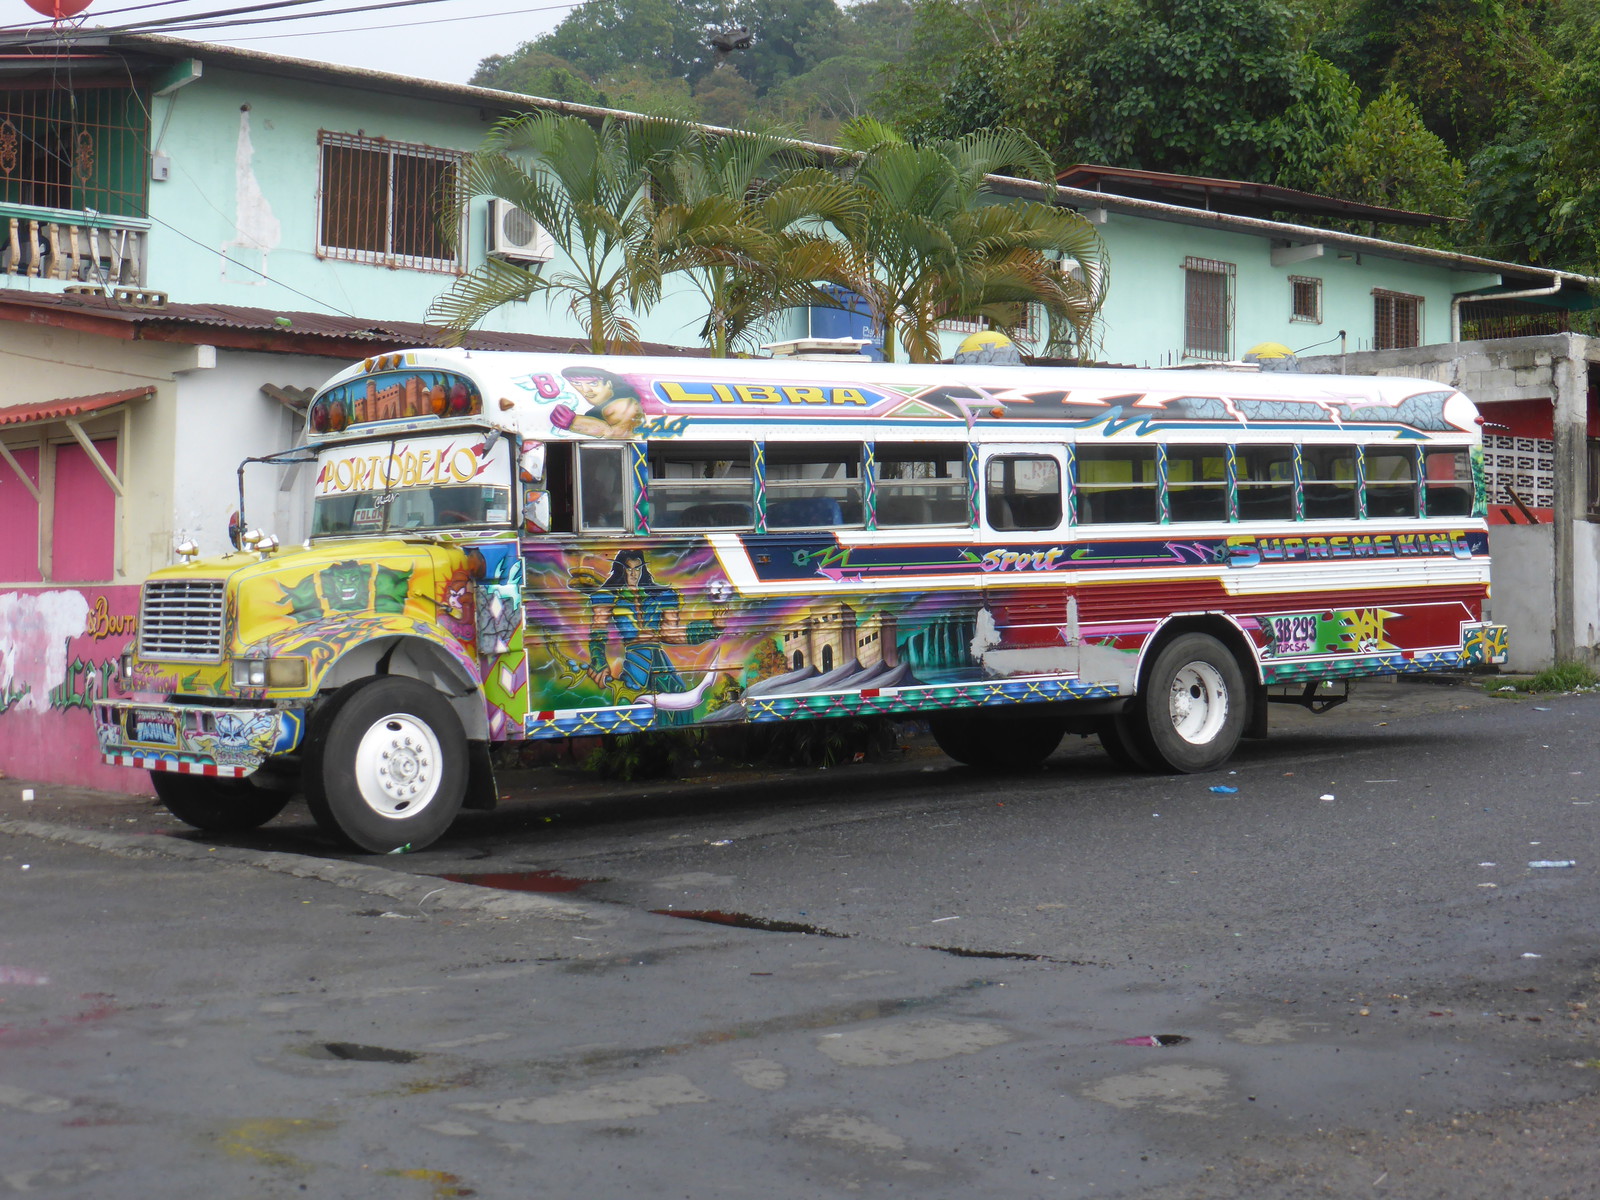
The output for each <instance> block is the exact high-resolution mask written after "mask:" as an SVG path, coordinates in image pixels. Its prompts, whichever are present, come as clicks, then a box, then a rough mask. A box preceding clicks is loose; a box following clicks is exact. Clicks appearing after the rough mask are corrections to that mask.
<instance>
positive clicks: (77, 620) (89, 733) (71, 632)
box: [0, 587, 142, 791]
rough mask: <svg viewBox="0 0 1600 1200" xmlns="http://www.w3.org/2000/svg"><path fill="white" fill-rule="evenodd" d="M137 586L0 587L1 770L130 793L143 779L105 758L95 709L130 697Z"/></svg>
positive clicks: (24, 776)
mask: <svg viewBox="0 0 1600 1200" xmlns="http://www.w3.org/2000/svg"><path fill="white" fill-rule="evenodd" d="M138 606H139V589H138V588H137V587H106V588H49V589H45V590H27V591H24V590H15V591H7V592H0V770H3V771H5V773H6V774H8V775H12V776H14V777H18V778H27V779H37V780H41V781H47V782H60V783H69V784H77V785H84V786H94V787H111V788H115V789H117V790H124V791H125V790H128V789H129V788H130V787H141V786H142V780H140V778H139V777H138V776H134V775H131V774H130V773H128V772H117V771H113V770H112V769H111V768H109V767H105V766H104V765H103V764H102V763H101V762H100V758H99V744H98V742H97V740H96V737H95V732H94V721H93V719H92V714H91V713H90V706H91V705H92V704H93V701H94V699H95V698H97V697H104V696H109V695H118V694H122V692H123V689H122V686H121V680H120V678H119V676H118V660H119V659H120V658H121V655H122V651H123V650H124V649H125V648H126V647H127V645H128V644H129V642H130V640H131V639H132V637H133V634H134V631H135V628H136V625H137V620H138V618H137V612H138Z"/></svg>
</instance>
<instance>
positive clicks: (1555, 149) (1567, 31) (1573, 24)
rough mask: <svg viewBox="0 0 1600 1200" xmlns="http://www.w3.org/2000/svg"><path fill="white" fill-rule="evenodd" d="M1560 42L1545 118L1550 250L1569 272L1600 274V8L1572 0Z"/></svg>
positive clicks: (1544, 193) (1543, 191)
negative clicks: (1599, 114)
mask: <svg viewBox="0 0 1600 1200" xmlns="http://www.w3.org/2000/svg"><path fill="white" fill-rule="evenodd" d="M1555 44H1556V53H1557V55H1558V56H1559V58H1560V60H1561V66H1560V68H1559V69H1558V70H1557V71H1556V72H1555V75H1554V77H1553V78H1552V79H1551V81H1550V86H1549V92H1548V99H1547V102H1546V103H1545V105H1544V106H1543V109H1542V112H1541V114H1540V118H1539V123H1540V126H1541V132H1542V134H1543V139H1544V141H1545V143H1546V145H1547V146H1548V148H1549V152H1548V154H1547V155H1546V157H1545V159H1544V164H1543V171H1542V172H1541V176H1542V177H1541V187H1540V192H1539V199H1540V201H1541V202H1542V203H1543V204H1544V205H1545V206H1546V207H1547V209H1548V211H1549V225H1548V238H1549V243H1550V244H1549V246H1548V247H1547V249H1548V251H1549V252H1550V253H1551V254H1553V255H1554V256H1555V257H1556V258H1557V259H1558V260H1559V261H1561V262H1563V263H1565V264H1566V265H1567V266H1568V268H1569V269H1573V270H1581V271H1584V272H1590V273H1593V272H1600V127H1597V125H1596V121H1595V117H1594V106H1595V98H1596V97H1597V96H1600V4H1596V3H1593V2H1592V0H1571V2H1570V3H1569V5H1568V7H1567V10H1566V15H1565V19H1564V20H1563V22H1562V23H1561V24H1560V26H1559V27H1558V28H1557V30H1556V39H1555Z"/></svg>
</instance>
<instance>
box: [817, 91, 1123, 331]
mask: <svg viewBox="0 0 1600 1200" xmlns="http://www.w3.org/2000/svg"><path fill="white" fill-rule="evenodd" d="M844 132H845V137H844V139H843V142H844V144H845V146H846V147H847V148H852V149H856V150H858V151H859V152H860V157H859V158H858V159H857V160H856V161H855V162H854V163H853V164H852V166H851V167H850V169H849V173H850V176H851V178H852V181H853V182H854V183H855V184H856V186H857V187H859V188H860V189H861V192H862V200H863V208H862V211H861V215H860V216H859V217H858V218H856V219H854V220H851V221H848V222H847V223H845V224H844V225H842V226H840V232H841V234H842V236H843V239H844V241H845V245H846V254H847V256H848V270H847V272H846V273H845V274H844V275H843V276H842V277H841V278H840V279H839V280H838V282H840V283H842V284H844V285H845V286H847V287H849V288H850V289H851V290H853V291H855V292H856V293H857V294H858V295H860V296H861V297H862V298H863V299H865V300H866V302H867V305H868V307H869V309H870V311H871V312H872V315H873V317H874V319H875V321H876V323H877V325H878V327H879V328H880V329H882V330H883V350H884V357H885V358H887V359H890V360H892V359H893V358H894V356H895V346H896V344H897V343H898V344H899V345H900V346H902V347H903V348H904V349H905V351H906V354H907V356H908V357H909V358H910V360H911V361H912V362H935V361H938V358H939V337H938V324H939V322H940V321H941V320H945V319H947V318H953V317H981V318H986V319H988V320H990V321H992V322H994V323H996V324H999V325H1001V326H1012V325H1015V324H1016V323H1017V322H1018V320H1019V318H1020V317H1021V315H1022V311H1023V306H1025V305H1027V304H1039V305H1042V306H1043V307H1044V310H1045V312H1046V314H1047V316H1048V319H1049V322H1050V339H1049V340H1050V344H1051V346H1052V347H1060V346H1062V345H1064V344H1069V343H1077V344H1080V345H1081V343H1082V339H1083V338H1084V337H1086V336H1087V334H1088V332H1089V330H1090V327H1091V325H1092V323H1093V320H1094V316H1095V312H1096V310H1097V308H1098V306H1099V301H1100V299H1101V295H1102V291H1103V285H1104V280H1105V273H1104V264H1105V255H1104V250H1103V247H1102V246H1101V243H1100V239H1099V237H1098V236H1097V235H1096V234H1095V232H1094V228H1093V226H1091V225H1090V224H1089V223H1088V222H1087V221H1085V220H1084V219H1083V217H1081V216H1079V215H1078V214H1077V213H1075V212H1072V211H1071V210H1069V209H1064V208H1057V207H1055V206H1053V205H1052V204H1049V203H1046V202H1042V201H1039V200H1024V199H1004V200H1002V198H1001V197H1000V196H999V195H998V194H997V192H996V191H995V187H994V184H993V181H992V180H991V178H990V177H991V176H993V175H997V174H1011V175H1015V176H1018V177H1021V178H1023V179H1027V180H1032V181H1034V182H1036V183H1037V184H1038V185H1039V186H1040V190H1041V194H1042V195H1045V196H1049V195H1050V194H1051V193H1050V189H1052V188H1053V187H1054V178H1055V176H1054V169H1053V168H1052V166H1051V164H1050V160H1049V158H1048V156H1046V155H1045V154H1044V152H1043V151H1042V150H1041V149H1040V148H1039V146H1038V145H1037V144H1036V143H1034V142H1033V141H1032V140H1030V139H1029V138H1027V137H1025V136H1024V135H1022V134H1019V133H1016V132H1014V131H1003V130H985V131H982V132H978V133H972V134H968V135H967V136H965V137H962V138H958V139H950V140H942V141H936V142H932V143H929V144H926V145H913V144H911V143H910V142H907V141H905V140H904V139H903V138H901V137H900V136H899V135H897V134H895V133H894V132H893V131H892V130H890V129H888V128H887V127H886V126H883V125H881V124H879V123H878V122H875V121H871V120H862V121H858V122H855V123H853V124H852V125H850V126H848V127H846V129H845V131H844ZM1056 255H1062V256H1065V257H1068V258H1070V259H1072V260H1074V262H1075V263H1076V264H1077V266H1078V267H1079V268H1080V271H1079V272H1078V273H1076V274H1075V273H1073V272H1071V271H1067V270H1063V269H1062V264H1061V263H1060V262H1059V261H1057V260H1056V258H1055V256H1056Z"/></svg>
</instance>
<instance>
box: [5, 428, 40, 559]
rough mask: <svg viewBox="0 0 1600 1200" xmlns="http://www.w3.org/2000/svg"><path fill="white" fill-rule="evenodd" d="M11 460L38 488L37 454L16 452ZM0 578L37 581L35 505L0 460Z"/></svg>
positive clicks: (31, 494)
mask: <svg viewBox="0 0 1600 1200" xmlns="http://www.w3.org/2000/svg"><path fill="white" fill-rule="evenodd" d="M12 457H13V458H15V459H16V460H17V464H18V465H19V466H20V467H21V468H22V470H23V472H24V473H25V474H26V475H27V477H28V480H29V482H31V483H32V484H33V486H34V487H38V486H39V451H38V450H32V449H29V450H23V449H18V450H14V451H13V452H12ZM0 513H3V514H4V516H3V517H0V579H15V580H17V581H19V582H22V583H32V582H34V581H35V580H37V579H38V578H39V502H38V501H37V500H35V499H34V498H33V493H32V492H30V491H29V490H28V488H27V486H26V485H25V484H24V483H23V481H22V480H21V479H19V478H17V473H16V472H15V471H13V470H12V469H11V464H10V463H8V462H6V460H5V459H3V458H0Z"/></svg>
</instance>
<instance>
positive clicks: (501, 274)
mask: <svg viewBox="0 0 1600 1200" xmlns="http://www.w3.org/2000/svg"><path fill="white" fill-rule="evenodd" d="M551 286H552V285H551V282H550V281H549V280H546V279H543V278H541V277H540V276H538V275H534V274H531V273H530V272H528V271H525V270H523V269H522V268H521V267H515V266H512V265H511V264H510V263H506V262H501V261H500V260H499V259H498V258H490V259H486V260H484V263H483V265H482V266H480V267H478V268H477V269H476V270H474V271H472V272H471V273H470V274H467V275H462V276H461V277H460V278H458V279H457V280H456V281H455V282H454V283H453V284H451V285H450V287H449V289H448V290H447V291H445V292H444V293H443V294H441V295H439V296H437V297H435V298H434V301H433V303H432V304H430V305H429V306H428V315H427V321H428V323H429V324H430V325H442V326H444V327H445V329H446V330H447V333H446V334H445V342H444V344H445V345H459V344H460V342H461V335H462V334H464V333H465V332H466V331H467V330H469V329H471V328H472V327H473V326H475V325H476V324H477V323H478V322H479V321H481V320H483V318H484V317H486V316H488V315H489V314H490V313H491V312H493V311H494V310H495V309H497V308H499V307H500V306H501V305H502V304H510V303H511V302H513V301H516V300H526V299H528V297H530V296H532V295H534V294H536V293H538V292H541V291H545V290H547V289H548V288H550V287H551Z"/></svg>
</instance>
